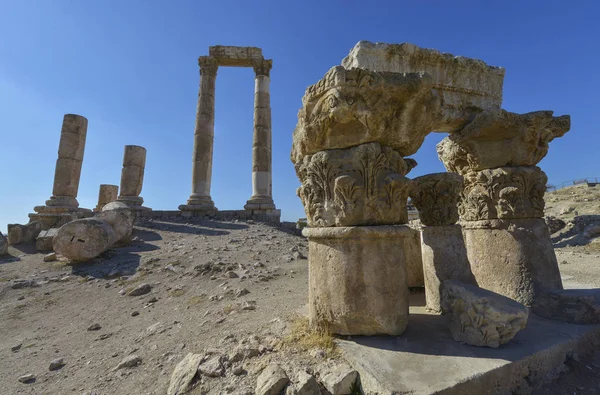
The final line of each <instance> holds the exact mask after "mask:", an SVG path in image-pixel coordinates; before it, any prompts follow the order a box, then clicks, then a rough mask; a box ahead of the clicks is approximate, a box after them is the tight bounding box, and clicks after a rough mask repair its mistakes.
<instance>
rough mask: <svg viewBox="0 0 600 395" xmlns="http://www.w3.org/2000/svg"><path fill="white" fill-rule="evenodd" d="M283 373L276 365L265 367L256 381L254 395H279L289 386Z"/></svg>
mask: <svg viewBox="0 0 600 395" xmlns="http://www.w3.org/2000/svg"><path fill="white" fill-rule="evenodd" d="M289 382H290V379H289V378H288V376H287V374H286V373H285V371H284V370H283V369H282V368H281V366H279V365H277V364H274V363H273V364H270V365H269V366H267V367H266V368H265V369H264V370H263V371H262V372H261V374H260V375H259V376H258V378H257V379H256V390H255V393H256V395H280V394H281V392H282V391H283V390H284V388H285V387H286V386H287V385H288V384H289Z"/></svg>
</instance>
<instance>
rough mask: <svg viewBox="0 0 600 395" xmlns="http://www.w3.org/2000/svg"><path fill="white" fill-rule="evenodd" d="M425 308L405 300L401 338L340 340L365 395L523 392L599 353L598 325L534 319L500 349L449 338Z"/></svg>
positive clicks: (420, 301) (443, 320)
mask: <svg viewBox="0 0 600 395" xmlns="http://www.w3.org/2000/svg"><path fill="white" fill-rule="evenodd" d="M424 306H425V300H424V296H423V294H422V293H421V294H416V295H411V308H410V316H409V324H408V329H407V331H406V332H405V333H404V334H402V335H401V336H399V337H353V338H352V339H349V340H339V346H340V348H341V350H342V353H343V356H344V358H346V359H347V360H348V362H349V363H350V364H351V365H352V366H353V367H354V368H355V369H356V370H357V371H358V372H359V373H360V378H361V383H362V386H363V390H364V392H365V394H415V395H416V394H467V393H472V394H499V393H500V394H501V393H510V392H511V391H517V392H518V393H521V392H524V393H527V392H529V390H530V388H531V387H536V386H538V385H540V384H542V383H544V382H548V381H550V380H551V379H553V378H554V377H555V376H556V375H557V374H558V373H560V371H561V370H563V368H564V362H565V361H566V360H567V359H568V358H576V357H577V356H578V355H583V354H587V353H589V352H594V351H598V350H599V349H600V325H574V324H567V323H564V322H558V321H551V320H548V319H544V318H540V317H537V316H536V315H534V314H531V315H530V317H529V321H528V324H527V327H526V328H525V329H524V330H523V331H521V332H519V333H518V334H517V336H516V337H515V339H514V340H513V341H512V342H510V343H507V344H505V345H503V346H500V348H498V349H491V348H481V347H473V346H468V345H464V344H460V343H457V342H455V341H453V340H452V337H451V335H450V331H449V330H448V327H447V319H448V318H449V317H447V316H438V315H433V314H428V313H427V312H426V311H425V307H424Z"/></svg>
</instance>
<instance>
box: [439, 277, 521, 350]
mask: <svg viewBox="0 0 600 395" xmlns="http://www.w3.org/2000/svg"><path fill="white" fill-rule="evenodd" d="M441 299H442V309H443V310H444V311H448V312H450V314H451V322H450V332H451V333H452V338H453V339H454V340H455V341H457V342H461V343H467V344H470V345H472V346H479V347H483V346H487V347H492V348H497V347H499V346H500V345H501V344H504V343H507V342H509V341H511V340H512V339H513V338H514V337H515V335H516V334H517V333H518V332H519V331H520V330H521V329H524V328H525V326H526V325H527V318H528V317H529V310H528V309H527V307H525V306H523V305H522V304H520V303H518V302H515V301H514V300H511V299H509V298H507V297H504V296H502V295H498V294H496V293H493V292H491V291H488V290H485V289H482V288H479V287H477V286H475V285H469V284H461V283H459V282H456V281H452V280H449V281H445V282H444V283H443V284H442V292H441Z"/></svg>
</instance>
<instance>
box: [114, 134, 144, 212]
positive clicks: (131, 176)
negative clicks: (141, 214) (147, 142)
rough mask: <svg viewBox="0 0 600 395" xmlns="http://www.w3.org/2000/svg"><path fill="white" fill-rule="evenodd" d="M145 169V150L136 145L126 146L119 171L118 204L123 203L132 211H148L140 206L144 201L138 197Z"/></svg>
mask: <svg viewBox="0 0 600 395" xmlns="http://www.w3.org/2000/svg"><path fill="white" fill-rule="evenodd" d="M145 167H146V148H144V147H140V146H138V145H126V146H125V152H124V153H123V170H122V171H121V194H120V195H119V197H118V198H117V201H118V202H122V203H125V204H126V205H127V206H128V207H129V208H130V209H132V210H134V211H140V210H150V209H149V208H148V207H144V206H142V203H144V199H143V198H142V197H141V196H140V193H142V185H143V184H144V169H145Z"/></svg>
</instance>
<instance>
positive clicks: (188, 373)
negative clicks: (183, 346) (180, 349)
mask: <svg viewBox="0 0 600 395" xmlns="http://www.w3.org/2000/svg"><path fill="white" fill-rule="evenodd" d="M200 362H202V355H199V354H192V353H189V354H188V355H186V356H185V358H183V359H182V360H181V362H179V363H178V364H177V366H176V367H175V370H174V371H173V374H172V375H171V383H170V384H169V389H168V390H167V395H179V394H184V393H186V392H188V391H189V390H190V389H192V388H193V385H194V384H195V382H196V381H197V378H198V366H199V365H200Z"/></svg>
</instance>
